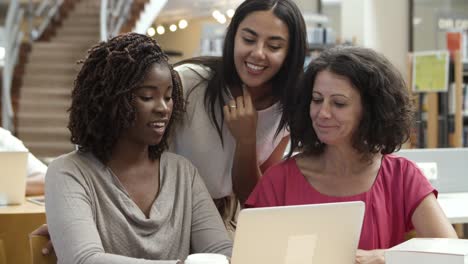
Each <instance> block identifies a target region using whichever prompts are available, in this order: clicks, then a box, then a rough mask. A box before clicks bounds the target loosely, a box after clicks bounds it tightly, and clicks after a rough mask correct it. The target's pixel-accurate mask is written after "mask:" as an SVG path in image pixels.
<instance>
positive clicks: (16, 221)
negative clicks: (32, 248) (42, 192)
mask: <svg viewBox="0 0 468 264" xmlns="http://www.w3.org/2000/svg"><path fill="white" fill-rule="evenodd" d="M45 222H46V216H45V208H44V206H42V205H37V204H34V203H31V202H29V201H25V202H24V203H23V204H22V205H9V206H0V239H2V240H3V243H4V247H5V253H6V259H7V263H12V264H30V261H31V260H30V259H31V256H30V252H29V234H30V233H31V232H32V231H33V230H35V229H36V228H37V227H39V226H40V225H42V224H44V223H45Z"/></svg>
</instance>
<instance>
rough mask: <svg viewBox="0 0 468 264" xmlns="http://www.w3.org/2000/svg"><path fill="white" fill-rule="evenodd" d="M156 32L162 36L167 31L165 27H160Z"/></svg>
mask: <svg viewBox="0 0 468 264" xmlns="http://www.w3.org/2000/svg"><path fill="white" fill-rule="evenodd" d="M156 32H158V34H159V35H162V34H164V33H165V32H166V29H165V28H164V27H163V26H158V27H157V28H156Z"/></svg>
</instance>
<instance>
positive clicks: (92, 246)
mask: <svg viewBox="0 0 468 264" xmlns="http://www.w3.org/2000/svg"><path fill="white" fill-rule="evenodd" d="M183 110H184V103H183V98H182V88H181V85H180V83H179V80H178V77H177V75H176V73H175V71H174V70H173V69H172V66H171V65H170V64H169V63H168V58H167V57H166V55H165V54H164V53H163V52H162V50H161V48H160V47H159V45H158V44H157V43H156V41H154V40H153V39H151V38H149V37H146V36H144V35H139V34H134V33H131V34H125V35H121V36H118V37H115V38H113V39H111V40H109V41H108V42H101V43H100V44H98V45H96V46H94V47H93V48H92V49H91V50H90V51H89V54H88V57H87V58H86V60H85V61H84V63H83V67H82V69H81V71H80V72H79V73H78V76H77V78H76V80H75V84H74V89H73V92H72V104H71V107H70V109H69V111H70V120H69V125H68V127H69V129H70V131H71V135H72V136H71V141H72V142H73V143H75V144H76V145H77V146H78V150H77V151H74V152H72V153H69V154H67V155H64V156H61V157H59V158H58V159H56V160H54V161H53V162H52V163H51V164H50V166H49V169H48V171H47V177H46V212H47V222H48V225H49V232H50V236H51V238H52V242H53V244H54V248H55V251H56V253H57V257H58V260H59V263H176V262H177V259H185V257H186V256H187V255H188V254H190V253H192V252H214V253H221V254H225V255H227V256H229V255H230V254H231V249H232V242H231V241H230V239H229V238H228V235H227V232H226V230H225V228H224V225H223V223H222V220H221V218H220V216H219V214H218V212H217V210H216V207H215V206H214V204H213V201H212V199H211V197H210V194H209V193H208V191H207V190H206V187H205V185H204V184H203V181H202V180H201V178H200V176H199V174H198V172H197V170H196V169H195V167H194V166H193V165H192V164H191V163H190V162H189V161H187V160H186V159H184V158H182V157H181V156H178V155H175V154H172V153H168V152H165V150H166V148H167V137H168V136H169V135H170V133H171V127H172V125H173V123H174V122H175V121H176V120H177V119H179V118H180V117H181V114H182V113H183Z"/></svg>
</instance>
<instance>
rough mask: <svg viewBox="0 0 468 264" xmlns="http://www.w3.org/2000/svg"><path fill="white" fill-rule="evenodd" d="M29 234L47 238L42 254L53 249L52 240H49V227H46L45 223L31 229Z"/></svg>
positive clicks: (47, 253)
mask: <svg viewBox="0 0 468 264" xmlns="http://www.w3.org/2000/svg"><path fill="white" fill-rule="evenodd" d="M30 235H31V236H45V237H47V238H48V239H49V242H47V244H46V245H45V247H44V248H42V254H43V255H49V253H51V252H52V251H53V250H54V246H53V245H52V240H50V235H49V228H48V227H47V225H46V224H44V225H41V226H40V227H39V228H38V229H36V230H34V231H32V233H31V234H30Z"/></svg>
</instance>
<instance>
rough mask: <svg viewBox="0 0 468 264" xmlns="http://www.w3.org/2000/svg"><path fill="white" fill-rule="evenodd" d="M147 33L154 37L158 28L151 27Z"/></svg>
mask: <svg viewBox="0 0 468 264" xmlns="http://www.w3.org/2000/svg"><path fill="white" fill-rule="evenodd" d="M146 34H148V36H150V37H154V35H156V30H155V29H154V27H150V28H148V30H147V31H146Z"/></svg>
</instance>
